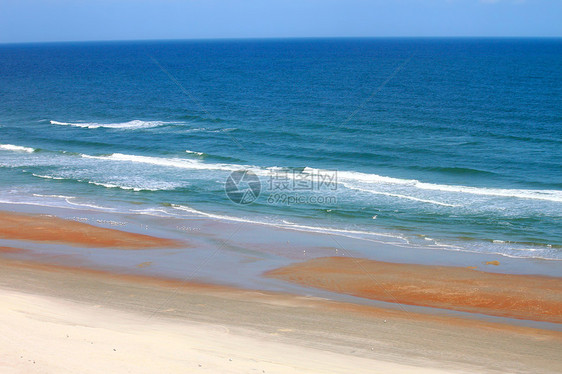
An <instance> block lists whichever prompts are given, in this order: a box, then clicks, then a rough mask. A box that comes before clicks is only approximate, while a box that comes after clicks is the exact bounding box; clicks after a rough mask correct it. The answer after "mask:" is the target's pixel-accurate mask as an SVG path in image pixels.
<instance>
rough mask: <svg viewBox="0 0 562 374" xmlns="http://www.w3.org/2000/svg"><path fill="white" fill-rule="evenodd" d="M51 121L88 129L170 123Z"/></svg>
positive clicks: (137, 127)
mask: <svg viewBox="0 0 562 374" xmlns="http://www.w3.org/2000/svg"><path fill="white" fill-rule="evenodd" d="M50 122H51V125H60V126H74V127H83V128H88V129H97V128H100V127H103V128H108V129H143V128H151V127H160V126H165V125H168V124H170V123H169V122H162V121H140V120H133V121H128V122H117V123H98V122H59V121H50Z"/></svg>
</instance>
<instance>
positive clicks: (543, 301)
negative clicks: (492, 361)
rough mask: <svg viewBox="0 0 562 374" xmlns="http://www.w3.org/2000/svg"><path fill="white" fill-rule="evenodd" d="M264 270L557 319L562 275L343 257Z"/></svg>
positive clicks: (306, 281) (404, 298)
mask: <svg viewBox="0 0 562 374" xmlns="http://www.w3.org/2000/svg"><path fill="white" fill-rule="evenodd" d="M266 276H268V277H273V278H276V279H280V280H284V281H288V282H293V283H298V284H300V285H304V286H307V287H315V288H321V289H324V290H329V291H333V292H337V293H344V294H349V295H354V296H359V297H362V298H367V299H373V300H381V301H387V302H392V303H400V304H408V305H418V306H427V307H435V308H444V309H451V310H457V311H463V312H471V313H482V314H488V315H494V316H502V317H511V318H517V319H526V320H534V321H543V322H554V323H562V278H555V277H545V276H534V275H512V274H498V273H488V272H484V271H479V270H475V269H470V268H460V267H448V266H431V265H412V264H397V263H388V262H380V261H373V260H367V259H356V258H349V257H325V258H318V259H313V260H310V261H306V262H301V263H295V264H292V265H289V266H286V267H283V268H280V269H276V270H272V271H269V272H268V273H266Z"/></svg>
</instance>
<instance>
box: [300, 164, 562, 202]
mask: <svg viewBox="0 0 562 374" xmlns="http://www.w3.org/2000/svg"><path fill="white" fill-rule="evenodd" d="M304 171H305V172H307V173H323V172H327V171H323V170H318V169H312V168H308V167H307V168H305V169H304ZM337 177H338V181H340V182H348V183H349V184H348V185H347V186H348V187H350V188H355V189H357V188H362V189H364V190H368V191H370V192H372V193H376V192H377V191H378V190H377V189H373V187H377V186H380V185H387V186H393V185H394V186H402V187H407V188H410V189H412V190H422V191H442V192H451V193H459V194H470V195H480V196H494V197H507V198H517V199H534V200H545V201H552V202H562V191H559V190H527V189H508V188H487V187H469V186H460V185H447V184H435V183H427V182H420V181H418V180H416V179H400V178H392V177H385V176H381V175H377V174H366V173H360V172H355V171H338V173H337ZM366 187H371V188H366ZM397 197H402V196H397ZM410 198H411V199H414V198H415V197H410ZM419 200H420V201H422V200H423V199H419ZM427 202H430V201H429V200H428V201H427ZM431 203H432V204H435V203H437V204H441V205H445V204H449V203H440V202H438V201H431ZM449 205H453V204H449Z"/></svg>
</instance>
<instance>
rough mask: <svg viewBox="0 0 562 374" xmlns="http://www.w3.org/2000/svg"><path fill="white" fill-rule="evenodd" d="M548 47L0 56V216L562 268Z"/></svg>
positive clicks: (53, 49)
mask: <svg viewBox="0 0 562 374" xmlns="http://www.w3.org/2000/svg"><path fill="white" fill-rule="evenodd" d="M561 160H562V40H561V39H462V38H459V39H289V40H214V41H208V40H207V41H204V40H201V41H143V42H140V41H139V42H95V43H93V42H91V43H90V42H88V43H49V44H5V45H0V203H5V204H31V205H33V206H37V207H42V206H43V207H63V208H70V209H83V210H84V209H85V210H92V211H101V212H106V213H112V212H119V213H126V214H145V215H154V216H157V217H158V216H162V217H177V218H186V219H188V218H193V217H204V218H210V219H213V220H225V221H234V222H247V223H256V224H261V225H269V226H273V227H284V228H290V229H292V230H297V231H310V232H321V233H331V234H334V235H343V236H349V237H353V238H359V239H364V240H378V239H377V238H381V237H393V238H398V239H400V240H402V241H404V242H405V243H407V244H408V246H410V247H411V248H414V249H415V248H425V249H432V250H435V251H460V252H480V253H494V254H501V255H504V256H509V257H524V258H540V259H547V260H561V259H562V162H561Z"/></svg>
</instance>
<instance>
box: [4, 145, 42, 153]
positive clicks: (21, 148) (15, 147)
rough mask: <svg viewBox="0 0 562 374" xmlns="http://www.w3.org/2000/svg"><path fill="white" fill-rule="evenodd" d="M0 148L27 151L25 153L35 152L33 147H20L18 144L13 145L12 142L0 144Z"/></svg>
mask: <svg viewBox="0 0 562 374" xmlns="http://www.w3.org/2000/svg"><path fill="white" fill-rule="evenodd" d="M0 149H1V150H4V151H14V152H27V153H33V152H35V149H34V148H30V147H22V146H20V145H13V144H0Z"/></svg>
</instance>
